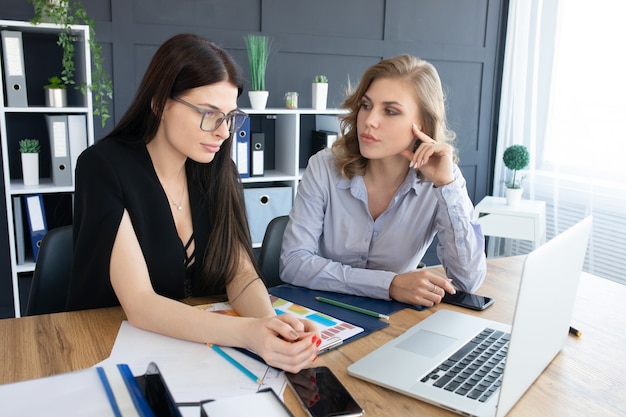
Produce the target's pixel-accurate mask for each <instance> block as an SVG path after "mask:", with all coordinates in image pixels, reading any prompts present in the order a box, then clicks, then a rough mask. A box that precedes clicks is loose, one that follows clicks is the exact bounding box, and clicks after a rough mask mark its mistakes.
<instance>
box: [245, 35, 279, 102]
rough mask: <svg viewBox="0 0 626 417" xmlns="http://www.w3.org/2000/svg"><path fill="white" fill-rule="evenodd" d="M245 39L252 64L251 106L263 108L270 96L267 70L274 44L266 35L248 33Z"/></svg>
mask: <svg viewBox="0 0 626 417" xmlns="http://www.w3.org/2000/svg"><path fill="white" fill-rule="evenodd" d="M244 40H245V42H246V48H247V52H248V63H249V64H250V88H251V90H250V91H248V97H249V98H250V106H251V107H252V108H253V109H255V110H263V109H265V106H266V105H267V99H268V97H269V92H268V91H267V90H266V89H265V71H266V69H267V61H268V59H269V55H270V49H271V46H272V44H271V41H270V38H269V37H268V36H264V35H246V36H245V37H244Z"/></svg>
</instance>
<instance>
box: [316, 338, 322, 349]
mask: <svg viewBox="0 0 626 417" xmlns="http://www.w3.org/2000/svg"><path fill="white" fill-rule="evenodd" d="M321 344H322V339H317V342H315V346H317V347H320V345H321Z"/></svg>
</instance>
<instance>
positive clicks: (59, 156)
mask: <svg viewBox="0 0 626 417" xmlns="http://www.w3.org/2000/svg"><path fill="white" fill-rule="evenodd" d="M46 124H47V125H48V136H50V156H51V161H50V163H51V171H52V183H53V184H54V185H55V186H57V187H59V186H71V185H72V169H71V167H70V145H69V138H68V128H67V116H66V115H49V114H47V115H46Z"/></svg>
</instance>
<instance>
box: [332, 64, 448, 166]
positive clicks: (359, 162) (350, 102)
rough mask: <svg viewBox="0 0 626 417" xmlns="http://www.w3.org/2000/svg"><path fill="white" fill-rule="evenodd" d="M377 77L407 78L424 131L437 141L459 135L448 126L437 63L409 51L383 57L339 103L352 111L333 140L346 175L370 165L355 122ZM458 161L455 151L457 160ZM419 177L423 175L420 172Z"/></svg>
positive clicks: (345, 117) (339, 163)
mask: <svg viewBox="0 0 626 417" xmlns="http://www.w3.org/2000/svg"><path fill="white" fill-rule="evenodd" d="M378 78H391V79H397V80H401V81H406V84H407V85H409V86H413V95H414V97H415V100H416V102H417V106H418V108H419V109H420V118H421V120H420V121H421V124H422V131H423V132H424V133H426V134H427V135H428V136H430V137H431V138H433V139H434V140H435V141H438V142H444V143H448V144H449V145H452V142H454V139H455V137H456V135H455V133H454V132H453V131H451V130H450V129H449V128H448V126H447V122H446V109H445V103H444V101H445V100H444V94H443V88H442V86H441V80H440V79H439V74H438V73H437V70H436V69H435V67H434V66H433V65H432V64H431V63H429V62H427V61H424V60H422V59H420V58H417V57H415V56H412V55H407V54H404V55H398V56H395V57H393V58H388V59H384V60H382V61H380V62H379V63H377V64H375V65H372V66H371V67H369V68H368V69H367V70H366V71H365V73H364V74H363V77H361V81H360V82H359V85H358V86H357V88H356V90H354V91H353V92H351V91H348V94H347V98H346V99H345V101H344V102H343V103H342V104H341V106H340V107H341V108H343V109H348V110H349V113H347V114H346V115H344V116H341V117H340V128H341V137H340V138H339V139H337V140H336V141H335V143H334V144H333V146H332V152H333V155H334V156H335V158H336V162H337V167H338V168H339V171H340V172H341V175H342V176H344V177H345V178H352V177H354V176H355V175H363V174H365V171H366V168H367V163H368V159H367V158H364V157H363V156H362V155H361V152H360V151H359V141H358V134H357V126H356V122H357V116H358V114H359V110H360V109H361V103H362V102H361V100H362V98H363V96H364V95H365V93H366V92H367V90H368V89H369V87H370V85H371V84H372V82H373V81H374V80H376V79H378ZM348 88H350V87H348ZM453 149H454V148H453ZM457 161H458V157H457V155H456V151H455V156H454V162H457ZM418 177H420V178H422V177H421V175H420V173H419V172H418Z"/></svg>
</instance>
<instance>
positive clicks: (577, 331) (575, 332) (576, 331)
mask: <svg viewBox="0 0 626 417" xmlns="http://www.w3.org/2000/svg"><path fill="white" fill-rule="evenodd" d="M569 332H570V333H571V334H573V335H574V336H576V337H580V336H582V333H581V331H580V330H576V329H575V328H573V327H572V326H569Z"/></svg>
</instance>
